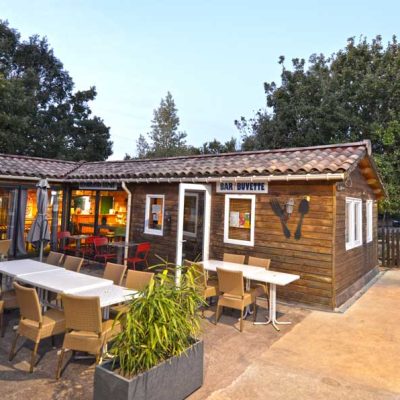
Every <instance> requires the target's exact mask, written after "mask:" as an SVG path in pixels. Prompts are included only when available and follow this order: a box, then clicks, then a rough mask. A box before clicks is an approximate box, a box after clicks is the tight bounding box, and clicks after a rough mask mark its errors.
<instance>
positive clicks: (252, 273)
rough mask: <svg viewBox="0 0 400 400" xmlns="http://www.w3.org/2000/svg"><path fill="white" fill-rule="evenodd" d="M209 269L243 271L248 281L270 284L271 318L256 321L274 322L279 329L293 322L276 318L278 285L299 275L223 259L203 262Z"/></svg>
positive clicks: (291, 280)
mask: <svg viewBox="0 0 400 400" xmlns="http://www.w3.org/2000/svg"><path fill="white" fill-rule="evenodd" d="M202 264H203V266H204V269H205V270H207V271H214V272H216V271H217V268H223V269H228V270H232V271H241V272H242V273H243V277H244V278H245V279H247V280H248V281H250V280H253V281H258V282H264V283H266V284H269V318H268V320H267V321H266V322H255V324H257V325H267V324H272V326H273V327H274V328H275V329H276V330H278V331H279V328H278V326H277V325H283V324H290V323H291V322H283V321H277V319H276V285H278V286H286V285H288V284H289V283H291V282H294V281H296V280H297V279H299V278H300V276H299V275H294V274H286V273H283V272H277V271H270V270H266V269H265V268H262V267H256V266H252V265H246V264H237V263H232V262H227V261H221V260H206V261H203V262H202Z"/></svg>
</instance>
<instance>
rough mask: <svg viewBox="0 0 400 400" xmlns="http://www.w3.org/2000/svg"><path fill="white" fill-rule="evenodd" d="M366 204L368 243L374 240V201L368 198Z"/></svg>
mask: <svg viewBox="0 0 400 400" xmlns="http://www.w3.org/2000/svg"><path fill="white" fill-rule="evenodd" d="M365 206H366V210H365V211H366V217H367V243H369V242H372V227H373V211H372V210H373V208H372V207H373V202H372V200H367V202H366V203H365Z"/></svg>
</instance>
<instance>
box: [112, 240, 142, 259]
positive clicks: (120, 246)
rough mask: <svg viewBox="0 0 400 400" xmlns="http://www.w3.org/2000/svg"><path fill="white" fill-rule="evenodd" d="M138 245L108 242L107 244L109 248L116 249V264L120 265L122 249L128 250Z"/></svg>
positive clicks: (122, 255) (122, 254) (122, 256)
mask: <svg viewBox="0 0 400 400" xmlns="http://www.w3.org/2000/svg"><path fill="white" fill-rule="evenodd" d="M138 244H139V243H136V242H128V243H125V242H110V243H108V246H110V247H115V248H116V249H117V264H122V263H123V258H124V249H126V248H130V247H135V246H137V245H138Z"/></svg>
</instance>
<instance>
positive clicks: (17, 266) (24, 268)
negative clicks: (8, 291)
mask: <svg viewBox="0 0 400 400" xmlns="http://www.w3.org/2000/svg"><path fill="white" fill-rule="evenodd" d="M57 270H58V271H60V270H63V268H60V267H56V266H54V265H50V264H45V263H42V262H39V261H35V260H29V259H23V260H12V261H2V262H0V274H1V275H2V276H5V277H6V278H9V282H6V285H5V286H6V287H9V286H10V284H11V283H12V280H13V279H15V278H17V277H20V276H26V275H32V274H37V273H43V272H50V271H57ZM2 283H3V282H2Z"/></svg>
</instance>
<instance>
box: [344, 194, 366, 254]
mask: <svg viewBox="0 0 400 400" xmlns="http://www.w3.org/2000/svg"><path fill="white" fill-rule="evenodd" d="M345 237H346V250H350V249H352V248H354V247H357V246H361V245H362V201H361V199H354V198H351V197H346V233H345Z"/></svg>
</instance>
